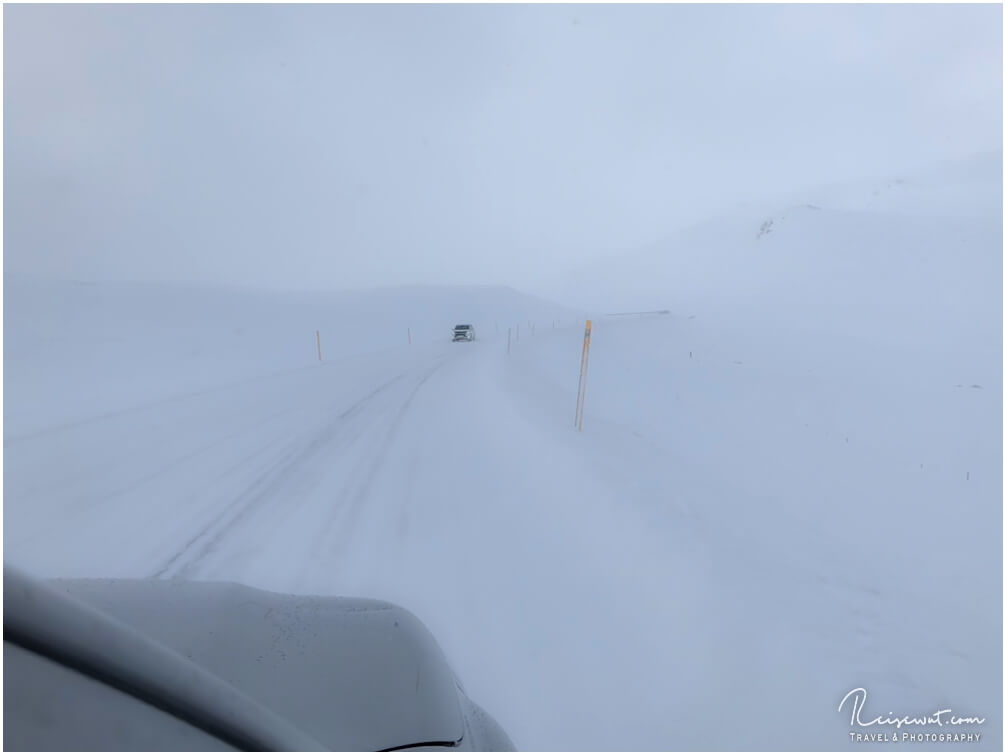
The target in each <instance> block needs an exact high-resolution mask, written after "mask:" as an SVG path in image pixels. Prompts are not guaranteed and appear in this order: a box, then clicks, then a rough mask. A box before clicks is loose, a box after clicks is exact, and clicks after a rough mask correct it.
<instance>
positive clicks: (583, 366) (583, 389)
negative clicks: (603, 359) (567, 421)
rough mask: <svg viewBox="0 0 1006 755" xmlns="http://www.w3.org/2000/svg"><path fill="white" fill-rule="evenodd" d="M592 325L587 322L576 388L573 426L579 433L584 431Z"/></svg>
mask: <svg viewBox="0 0 1006 755" xmlns="http://www.w3.org/2000/svg"><path fill="white" fill-rule="evenodd" d="M591 326H592V323H591V321H590V320H587V327H586V328H585V329H584V331H583V351H582V352H581V353H580V383H579V385H578V386H577V388H576V417H575V418H574V420H573V424H574V425H575V426H576V429H577V432H582V431H583V402H584V399H585V398H586V396H587V365H588V363H589V362H590V331H591Z"/></svg>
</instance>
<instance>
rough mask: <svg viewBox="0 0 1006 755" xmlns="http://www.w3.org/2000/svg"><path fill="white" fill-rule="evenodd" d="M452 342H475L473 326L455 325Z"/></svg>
mask: <svg viewBox="0 0 1006 755" xmlns="http://www.w3.org/2000/svg"><path fill="white" fill-rule="evenodd" d="M451 340H452V341H474V340H475V328H473V327H472V326H471V325H455V326H454V337H453V338H452V339H451Z"/></svg>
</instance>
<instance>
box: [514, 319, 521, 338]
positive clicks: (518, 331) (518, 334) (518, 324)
mask: <svg viewBox="0 0 1006 755" xmlns="http://www.w3.org/2000/svg"><path fill="white" fill-rule="evenodd" d="M514 340H515V341H516V342H517V343H520V323H517V338H515V339H514Z"/></svg>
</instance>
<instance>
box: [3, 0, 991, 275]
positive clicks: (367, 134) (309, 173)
mask: <svg viewBox="0 0 1006 755" xmlns="http://www.w3.org/2000/svg"><path fill="white" fill-rule="evenodd" d="M3 21H4V61H3V62H4V221H5V223H4V265H5V269H6V270H20V271H30V272H35V273H44V274H53V275H59V276H61V277H74V278H83V279H116V278H130V279H171V280H198V281H210V282H229V283H237V284H252V285H265V286H270V285H277V286H282V287H313V288H317V287H338V288H343V287H353V286H369V285H379V284H401V283H506V284H512V285H520V284H521V283H522V282H523V281H527V280H531V279H533V278H534V277H535V276H537V275H545V274H552V273H554V272H557V271H561V270H563V269H565V268H568V267H571V266H575V265H577V264H578V263H580V262H582V261H583V260H584V259H586V258H592V257H595V256H598V255H602V254H609V253H618V252H621V251H629V250H632V249H633V248H634V247H637V246H640V245H643V244H646V243H649V242H651V241H653V240H655V239H658V238H661V237H663V236H666V235H669V234H670V233H672V232H673V231H675V230H676V229H677V228H679V227H681V226H682V225H686V224H688V223H690V222H693V221H695V220H699V219H703V218H704V217H706V216H709V215H712V214H715V213H716V212H717V211H718V210H719V209H722V208H728V207H730V206H731V205H733V204H735V203H737V202H740V201H758V200H762V199H765V198H771V197H772V196H773V195H778V194H781V193H786V192H788V191H789V190H791V189H793V188H797V187H801V186H811V185H815V184H820V183H830V182H832V181H837V180H844V179H852V178H858V177H862V176H885V175H889V174H892V173H896V172H899V171H902V170H905V169H910V168H912V167H914V166H922V165H925V164H926V163H930V162H935V161H938V160H941V159H945V158H953V157H957V156H964V155H968V154H972V153H974V152H978V151H984V150H995V149H1000V148H1001V145H1002V7H1001V6H999V5H982V6H962V5H954V6H932V5H928V6H905V5H897V6H863V5H847V6H792V5H789V6H727V5H716V6H680V5H679V6H674V5H670V6H667V5H664V6H654V5H647V6H572V5H565V6H457V5H450V6H428V7H423V6H387V5H370V6H367V5H358V6H323V5H311V6H262V5H255V6H242V5H224V6H197V5H176V6H153V5H140V6H124V5H106V6H90V7H88V6H79V5H78V6H42V5H34V6H31V5H7V6H5V7H4V9H3Z"/></svg>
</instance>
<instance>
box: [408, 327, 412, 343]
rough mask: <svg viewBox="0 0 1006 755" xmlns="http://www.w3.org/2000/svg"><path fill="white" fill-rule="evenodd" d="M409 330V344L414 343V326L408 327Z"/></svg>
mask: <svg viewBox="0 0 1006 755" xmlns="http://www.w3.org/2000/svg"><path fill="white" fill-rule="evenodd" d="M408 331H409V346H411V345H412V328H408Z"/></svg>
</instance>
